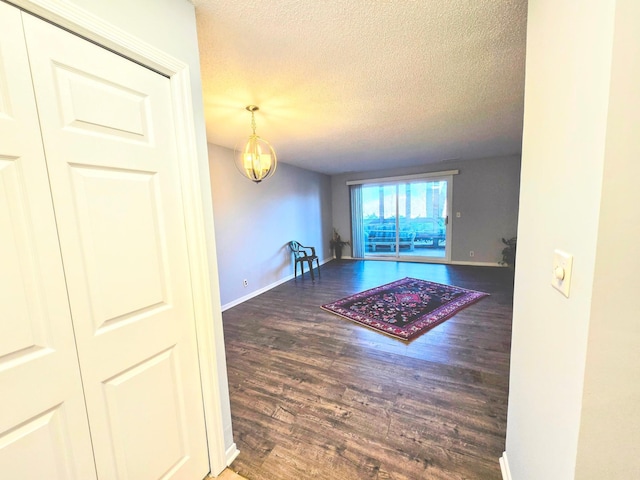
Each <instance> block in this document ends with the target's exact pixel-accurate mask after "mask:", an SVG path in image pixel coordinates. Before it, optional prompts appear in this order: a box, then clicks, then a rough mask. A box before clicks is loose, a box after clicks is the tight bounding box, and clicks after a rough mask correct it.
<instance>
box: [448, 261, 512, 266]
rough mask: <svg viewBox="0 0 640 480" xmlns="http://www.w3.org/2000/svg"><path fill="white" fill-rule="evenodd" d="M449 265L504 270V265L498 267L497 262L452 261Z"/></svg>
mask: <svg viewBox="0 0 640 480" xmlns="http://www.w3.org/2000/svg"><path fill="white" fill-rule="evenodd" d="M450 264H451V265H470V266H472V267H501V268H506V267H505V265H500V264H499V263H498V262H461V261H458V260H452V261H451V262H450Z"/></svg>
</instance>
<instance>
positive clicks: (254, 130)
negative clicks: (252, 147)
mask: <svg viewBox="0 0 640 480" xmlns="http://www.w3.org/2000/svg"><path fill="white" fill-rule="evenodd" d="M251 129H252V130H253V134H254V135H255V134H256V116H255V111H254V110H251Z"/></svg>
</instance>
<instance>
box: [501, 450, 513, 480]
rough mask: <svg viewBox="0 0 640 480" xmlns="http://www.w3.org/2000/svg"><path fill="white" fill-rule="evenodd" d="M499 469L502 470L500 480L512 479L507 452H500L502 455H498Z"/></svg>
mask: <svg viewBox="0 0 640 480" xmlns="http://www.w3.org/2000/svg"><path fill="white" fill-rule="evenodd" d="M500 471H502V480H513V479H512V478H511V471H510V470H509V461H508V460H507V452H502V456H501V457H500Z"/></svg>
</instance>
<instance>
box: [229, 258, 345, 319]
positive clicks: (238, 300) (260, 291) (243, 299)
mask: <svg viewBox="0 0 640 480" xmlns="http://www.w3.org/2000/svg"><path fill="white" fill-rule="evenodd" d="M331 260H333V258H327V259H324V260H323V261H321V262H320V265H324V264H325V263H327V262H330V261H331ZM315 270H317V267H316V268H315ZM294 277H295V275H294V274H293V273H292V274H290V275H287V276H286V277H284V278H281V279H280V280H278V281H276V282H273V283H271V284H269V285H267V286H266V287H262V288H260V289H258V290H254V291H253V292H251V293H249V294H247V295H245V296H243V297H240V298H236V299H235V300H233V301H231V302H229V303H225V304H224V305H222V307H221V308H222V311H223V312H224V311H225V310H229V309H230V308H232V307H235V306H236V305H240V304H241V303H244V302H246V301H247V300H251V299H252V298H253V297H257V296H258V295H261V294H263V293H264V292H268V291H269V290H271V289H272V288H275V287H277V286H278V285H280V284H282V283H285V282H288V281H289V280H291V279H292V278H294Z"/></svg>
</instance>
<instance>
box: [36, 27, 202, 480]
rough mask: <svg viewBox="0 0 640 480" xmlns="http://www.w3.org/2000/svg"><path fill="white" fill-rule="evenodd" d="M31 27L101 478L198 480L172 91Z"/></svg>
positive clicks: (61, 34) (198, 433)
mask: <svg viewBox="0 0 640 480" xmlns="http://www.w3.org/2000/svg"><path fill="white" fill-rule="evenodd" d="M24 22H25V32H26V38H27V45H28V48H29V52H30V62H31V70H32V76H33V83H34V89H35V93H36V98H37V101H38V110H39V114H40V123H41V129H42V136H43V141H44V147H45V152H46V155H47V165H48V168H49V176H50V184H51V192H52V195H53V203H54V207H55V212H56V220H57V222H58V231H59V238H60V247H61V250H62V257H63V259H64V268H65V273H66V276H67V287H68V292H69V302H70V305H71V313H72V317H73V325H74V329H75V333H76V342H77V348H78V355H79V358H80V365H81V366H82V379H83V383H84V387H85V395H86V402H87V411H88V416H89V423H90V425H91V435H92V439H93V442H94V451H95V459H96V466H97V471H98V476H99V477H101V478H123V479H124V478H128V479H134V478H135V479H136V480H145V479H157V478H172V479H182V478H184V479H193V478H202V477H204V476H205V475H206V473H207V472H208V459H207V450H206V448H207V444H206V438H205V430H204V412H203V407H202V394H201V390H200V377H199V368H198V358H197V350H196V348H197V347H196V339H195V322H194V315H193V311H192V303H191V302H192V299H191V285H190V279H189V271H188V258H187V247H186V234H185V230H184V220H183V216H182V201H181V191H180V183H179V170H178V163H177V162H178V158H177V153H176V146H175V141H174V135H175V132H174V127H173V119H172V107H171V94H170V82H169V80H168V79H166V78H165V77H162V76H161V75H158V74H156V73H154V72H152V71H150V70H147V69H146V68H144V67H141V66H140V65H137V64H135V63H133V62H131V61H128V60H126V59H124V58H122V57H119V56H117V55H115V54H113V53H112V52H109V51H107V50H104V49H102V48H100V47H98V46H96V45H94V44H91V43H89V42H86V41H83V40H82V39H80V38H78V37H75V36H74V35H71V34H69V33H68V32H65V31H62V30H60V29H57V28H55V27H53V26H51V25H49V24H46V23H44V22H41V21H39V20H38V19H35V18H34V17H30V16H28V15H24Z"/></svg>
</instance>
